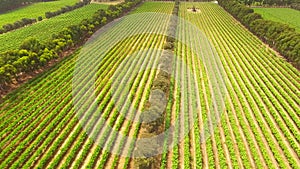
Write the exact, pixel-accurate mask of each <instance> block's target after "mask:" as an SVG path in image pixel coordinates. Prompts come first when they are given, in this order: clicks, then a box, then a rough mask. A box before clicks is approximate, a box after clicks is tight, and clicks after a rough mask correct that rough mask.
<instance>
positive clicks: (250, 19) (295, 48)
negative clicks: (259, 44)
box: [219, 0, 300, 68]
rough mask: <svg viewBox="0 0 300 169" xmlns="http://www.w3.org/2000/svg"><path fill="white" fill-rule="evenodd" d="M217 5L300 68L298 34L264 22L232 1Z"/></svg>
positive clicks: (224, 0) (299, 38) (292, 30)
mask: <svg viewBox="0 0 300 169" xmlns="http://www.w3.org/2000/svg"><path fill="white" fill-rule="evenodd" d="M219 4H220V5H221V6H222V7H223V8H224V9H225V10H226V11H228V12H229V13H231V14H232V15H233V16H234V17H235V18H236V19H237V20H239V21H240V22H241V23H242V24H244V25H245V26H246V27H247V28H248V29H249V30H250V31H251V32H252V33H254V34H255V35H256V36H258V37H259V38H260V39H261V40H262V41H263V42H265V43H267V44H268V45H269V46H270V47H272V48H274V49H275V50H277V51H278V52H279V53H280V54H282V55H283V56H284V57H285V58H286V59H287V60H288V61H289V62H291V63H292V64H293V65H294V66H295V67H297V68H300V33H298V32H296V31H295V29H294V28H291V27H289V26H288V25H286V24H282V23H278V22H274V21H270V20H264V19H262V17H261V15H259V14H257V13H254V11H253V9H250V8H248V7H246V6H244V5H242V4H240V3H239V2H237V1H234V0H230V1H228V0H221V1H219Z"/></svg>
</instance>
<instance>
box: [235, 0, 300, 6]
mask: <svg viewBox="0 0 300 169" xmlns="http://www.w3.org/2000/svg"><path fill="white" fill-rule="evenodd" d="M238 1H239V2H241V3H244V4H245V5H252V4H261V5H274V6H288V5H291V4H293V3H300V1H299V0H238Z"/></svg>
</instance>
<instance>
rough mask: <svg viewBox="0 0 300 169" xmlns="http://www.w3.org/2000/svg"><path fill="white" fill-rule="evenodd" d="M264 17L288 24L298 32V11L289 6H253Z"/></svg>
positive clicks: (299, 15)
mask: <svg viewBox="0 0 300 169" xmlns="http://www.w3.org/2000/svg"><path fill="white" fill-rule="evenodd" d="M253 9H254V12H256V13H259V14H261V15H262V17H263V18H264V19H268V20H272V21H276V22H281V23H285V24H288V25H289V26H290V27H292V28H295V29H296V30H297V31H298V32H300V11H297V10H295V9H290V8H253Z"/></svg>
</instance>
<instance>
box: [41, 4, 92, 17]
mask: <svg viewBox="0 0 300 169" xmlns="http://www.w3.org/2000/svg"><path fill="white" fill-rule="evenodd" d="M90 2H91V0H84V1H81V2H77V3H76V4H75V5H72V6H69V5H67V6H65V7H62V8H61V9H59V10H57V11H54V12H46V13H45V17H46V18H48V19H49V18H52V17H54V16H57V15H60V14H63V13H66V12H69V11H72V10H75V9H77V8H81V7H83V6H85V5H87V4H89V3H90Z"/></svg>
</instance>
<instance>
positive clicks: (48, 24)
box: [0, 4, 108, 52]
mask: <svg viewBox="0 0 300 169" xmlns="http://www.w3.org/2000/svg"><path fill="white" fill-rule="evenodd" d="M107 7H108V5H103V4H89V5H87V6H84V7H82V8H79V9H76V10H74V11H70V12H67V13H65V14H62V15H59V16H57V17H54V18H50V19H47V20H44V21H42V22H39V23H36V24H34V25H31V26H28V27H24V28H20V29H17V30H15V31H12V32H8V33H5V34H1V35H0V42H1V44H2V45H1V46H0V52H3V51H7V50H9V49H17V48H19V46H20V45H21V44H22V42H23V41H24V39H27V38H28V37H34V38H37V39H38V40H41V41H47V40H49V39H50V38H51V35H53V34H56V33H58V32H60V31H61V30H62V29H63V28H66V27H68V26H71V25H74V24H78V23H80V22H81V21H82V20H83V19H88V18H90V17H91V16H92V15H93V14H94V13H95V12H96V11H97V10H99V9H106V8H107ZM41 30H43V31H41Z"/></svg>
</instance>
